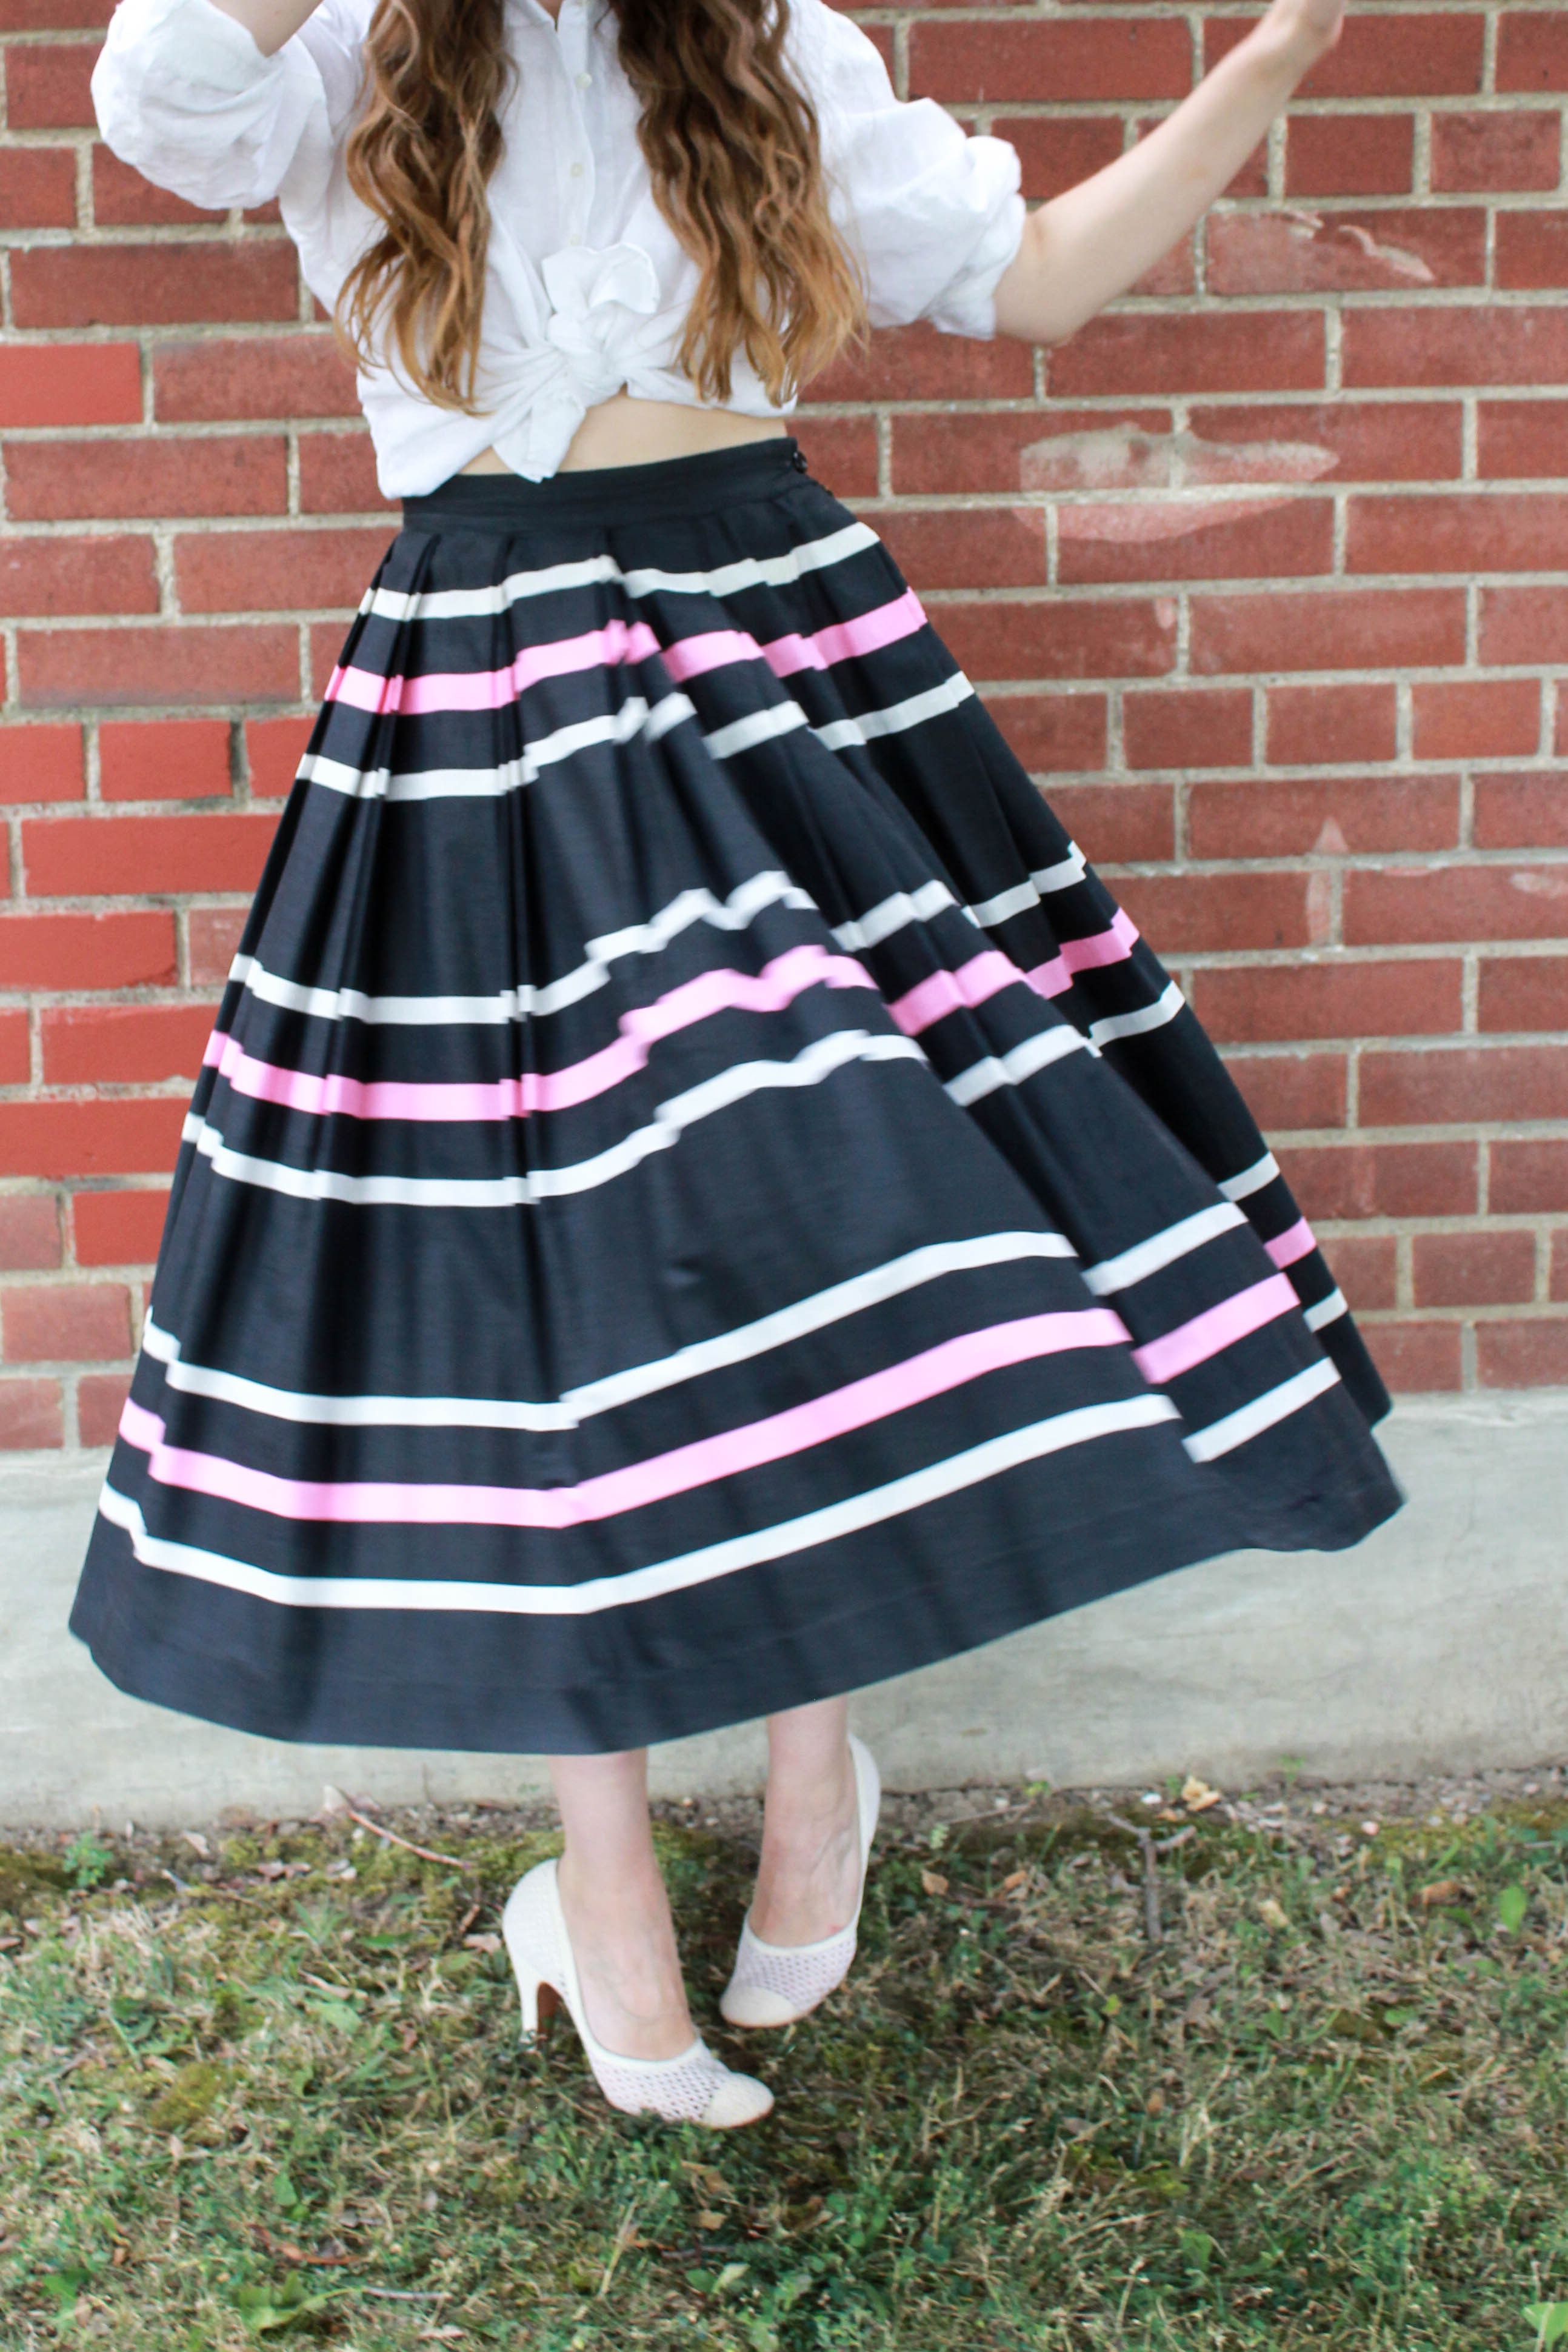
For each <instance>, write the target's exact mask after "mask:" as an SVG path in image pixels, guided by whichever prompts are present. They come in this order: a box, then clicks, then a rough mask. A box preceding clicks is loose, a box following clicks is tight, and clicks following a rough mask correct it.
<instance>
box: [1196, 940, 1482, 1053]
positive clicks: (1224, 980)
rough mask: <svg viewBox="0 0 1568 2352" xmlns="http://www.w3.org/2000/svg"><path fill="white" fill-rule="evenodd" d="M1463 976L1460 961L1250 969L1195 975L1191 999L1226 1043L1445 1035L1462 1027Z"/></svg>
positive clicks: (1199, 1014)
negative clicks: (1461, 978) (1316, 1038)
mask: <svg viewBox="0 0 1568 2352" xmlns="http://www.w3.org/2000/svg"><path fill="white" fill-rule="evenodd" d="M1459 977H1460V967H1459V964H1458V959H1457V958H1456V959H1455V960H1453V961H1441V962H1439V961H1436V960H1432V961H1427V960H1425V959H1423V960H1422V961H1419V962H1414V961H1412V962H1405V961H1399V962H1394V963H1375V962H1349V961H1346V962H1340V961H1335V962H1333V963H1305V964H1295V965H1278V964H1272V965H1253V966H1250V967H1249V966H1247V965H1244V964H1243V965H1235V966H1233V967H1231V968H1230V969H1229V970H1227V971H1199V972H1195V973H1194V974H1193V977H1192V982H1191V986H1190V988H1189V990H1188V994H1189V995H1190V996H1191V998H1192V1001H1193V1003H1194V1006H1195V1007H1196V1009H1197V1017H1198V1019H1199V1020H1200V1021H1201V1022H1202V1023H1203V1025H1204V1027H1205V1028H1206V1029H1207V1031H1208V1034H1209V1035H1210V1036H1211V1037H1213V1038H1214V1039H1215V1040H1216V1041H1217V1043H1218V1044H1221V1045H1251V1044H1254V1043H1256V1044H1260V1045H1261V1044H1264V1043H1268V1042H1278V1043H1281V1044H1282V1043H1284V1042H1285V1041H1286V1040H1291V1041H1294V1040H1296V1039H1298V1038H1299V1039H1301V1041H1302V1042H1303V1043H1304V1042H1305V1041H1306V1040H1308V1039H1309V1038H1313V1037H1396V1036H1408V1037H1421V1036H1425V1037H1434V1036H1437V1037H1440V1036H1444V1035H1447V1034H1449V1033H1450V1032H1452V1031H1453V1030H1456V1029H1458V1025H1459Z"/></svg>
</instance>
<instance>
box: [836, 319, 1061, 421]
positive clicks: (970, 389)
mask: <svg viewBox="0 0 1568 2352" xmlns="http://www.w3.org/2000/svg"><path fill="white" fill-rule="evenodd" d="M1033 390H1034V362H1033V360H1032V358H1031V357H1030V350H1029V346H1028V345H1027V344H1026V343H1022V342H1019V340H1018V338H1017V337H1016V336H1013V335H998V336H997V337H996V339H995V341H991V342H987V341H984V340H983V339H982V338H981V337H979V336H976V335H945V334H943V333H942V332H941V331H940V330H939V329H938V328H936V327H931V326H927V325H925V324H924V323H922V324H920V325H918V326H911V327H892V328H883V330H882V331H880V332H879V333H877V334H874V335H873V337H872V339H871V342H870V346H869V348H868V350H867V351H866V352H864V354H863V355H862V354H861V353H859V352H852V351H851V352H842V353H841V355H840V356H839V358H837V359H836V360H835V361H834V362H833V363H832V365H831V367H828V368H824V369H823V370H822V372H821V374H820V375H816V376H813V377H812V379H811V381H810V383H809V384H806V385H803V386H802V387H801V401H802V404H805V403H806V402H808V401H827V400H831V401H857V400H1027V399H1028V398H1029V397H1030V394H1032V392H1033ZM801 421H802V422H805V421H807V420H805V419H802V420H801Z"/></svg>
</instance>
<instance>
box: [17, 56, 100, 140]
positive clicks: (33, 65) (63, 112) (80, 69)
mask: <svg viewBox="0 0 1568 2352" xmlns="http://www.w3.org/2000/svg"><path fill="white" fill-rule="evenodd" d="M98 53H99V43H97V42H96V41H95V42H87V41H80V42H77V41H73V42H71V43H70V44H69V45H66V44H64V43H61V44H60V45H59V46H58V47H54V46H52V45H50V44H48V43H45V42H38V43H37V44H36V45H34V46H30V47H26V48H21V47H18V48H14V49H8V50H7V51H6V55H5V119H6V121H7V122H8V123H9V125H10V127H11V129H12V130H13V131H79V130H90V129H91V128H92V125H93V109H92V94H91V91H90V90H89V88H88V84H89V79H90V78H91V74H92V69H93V67H94V66H95V65H96V63H97V62H98Z"/></svg>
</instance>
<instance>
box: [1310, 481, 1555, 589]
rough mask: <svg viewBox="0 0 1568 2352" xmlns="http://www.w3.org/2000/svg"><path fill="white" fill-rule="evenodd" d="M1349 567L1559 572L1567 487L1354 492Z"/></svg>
mask: <svg viewBox="0 0 1568 2352" xmlns="http://www.w3.org/2000/svg"><path fill="white" fill-rule="evenodd" d="M1348 508H1349V520H1348V531H1347V540H1346V548H1345V568H1346V570H1347V571H1350V572H1560V571H1563V569H1564V568H1568V492H1562V493H1558V494H1557V495H1555V496H1553V495H1552V494H1550V493H1546V492H1542V491H1539V490H1531V491H1513V490H1477V491H1472V492H1470V493H1469V494H1467V493H1464V492H1461V491H1437V492H1432V493H1428V494H1426V495H1408V494H1395V495H1392V496H1387V497H1382V498H1371V497H1366V496H1357V497H1353V498H1351V499H1350V500H1349V501H1348Z"/></svg>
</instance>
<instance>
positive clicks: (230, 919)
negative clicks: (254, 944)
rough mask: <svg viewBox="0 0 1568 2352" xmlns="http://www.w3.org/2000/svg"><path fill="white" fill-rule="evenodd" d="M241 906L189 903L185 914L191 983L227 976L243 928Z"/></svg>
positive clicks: (205, 983)
mask: <svg viewBox="0 0 1568 2352" xmlns="http://www.w3.org/2000/svg"><path fill="white" fill-rule="evenodd" d="M247 911H248V910H247V909H246V908H244V907H193V908H192V909H191V911H190V914H189V916H188V917H187V918H186V936H187V938H188V940H189V942H190V950H191V984H192V986H193V988H204V987H207V986H211V985H213V984H214V983H221V982H224V981H225V980H227V978H228V976H229V966H230V965H231V964H232V963H233V961H234V958H235V949H236V948H237V947H238V946H239V942H240V934H241V932H242V931H243V930H244V929H245V921H246V913H247Z"/></svg>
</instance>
